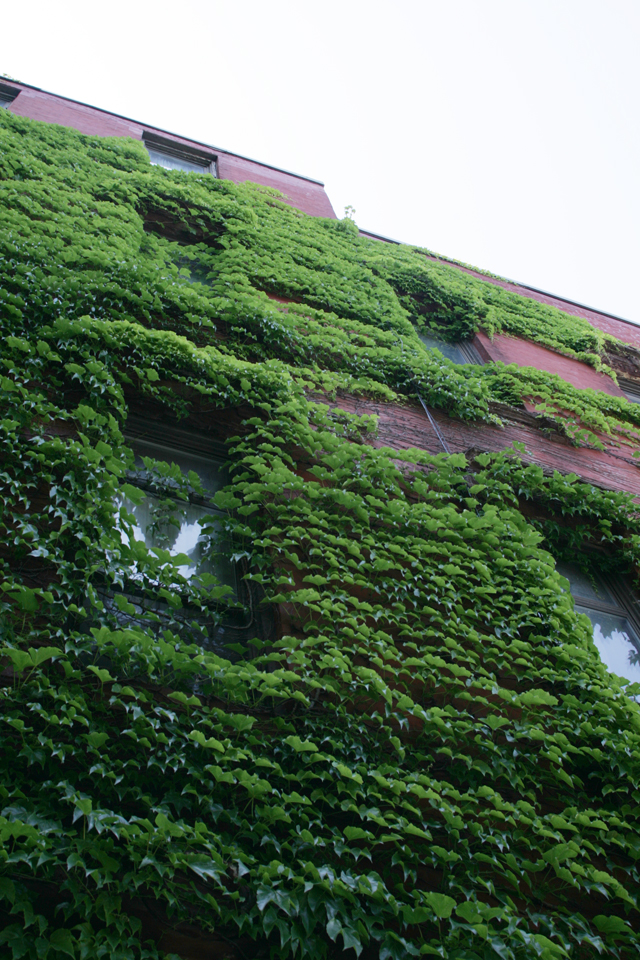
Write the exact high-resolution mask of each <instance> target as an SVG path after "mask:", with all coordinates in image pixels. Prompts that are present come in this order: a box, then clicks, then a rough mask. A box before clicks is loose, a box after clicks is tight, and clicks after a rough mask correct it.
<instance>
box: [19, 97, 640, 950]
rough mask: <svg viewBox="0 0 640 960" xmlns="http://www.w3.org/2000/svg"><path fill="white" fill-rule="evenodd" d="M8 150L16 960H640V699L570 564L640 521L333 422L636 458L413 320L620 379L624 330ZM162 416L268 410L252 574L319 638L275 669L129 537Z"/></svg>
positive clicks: (390, 256)
mask: <svg viewBox="0 0 640 960" xmlns="http://www.w3.org/2000/svg"><path fill="white" fill-rule="evenodd" d="M0 133H1V135H2V151H0V164H1V167H0V177H1V178H2V179H0V203H1V206H0V209H1V211H2V213H1V214H0V216H1V217H2V222H3V229H2V236H1V239H0V243H1V245H2V246H1V248H0V253H1V256H2V260H1V261H0V270H1V277H2V290H1V291H0V295H1V296H2V318H1V319H2V324H3V335H4V346H3V354H2V364H3V366H2V370H1V379H0V389H1V391H2V416H3V419H2V420H1V421H0V428H1V429H2V435H3V456H2V463H1V465H0V479H1V482H2V507H3V509H2V543H3V547H2V555H1V556H2V566H3V575H4V576H3V583H2V604H1V611H2V630H3V636H2V644H3V647H2V657H3V664H4V673H3V687H2V697H3V701H2V704H3V706H2V716H1V720H2V751H1V753H0V763H1V764H2V781H1V785H0V791H1V794H2V806H1V810H0V815H1V816H0V839H1V840H2V847H1V848H0V871H1V872H0V894H1V895H2V897H3V900H2V901H1V902H2V904H3V905H4V912H3V913H2V920H1V923H2V928H1V932H0V943H1V944H2V950H3V951H4V952H5V955H7V956H11V957H15V958H19V957H28V958H29V960H31V958H33V960H35V958H40V957H42V958H47V957H48V958H52V960H53V958H56V960H57V958H61V957H64V956H72V957H79V958H84V957H86V958H94V957H109V958H121V957H122V958H124V957H131V958H134V957H135V958H137V957H149V958H153V957H156V956H159V955H162V952H163V949H168V948H169V947H168V946H167V945H170V944H171V943H172V942H173V941H171V938H170V932H171V931H172V930H173V931H174V932H175V931H178V933H180V932H182V933H184V934H185V935H187V934H188V933H189V932H190V931H191V932H193V930H194V929H197V930H199V931H200V932H201V934H202V935H203V936H205V938H208V943H209V946H208V949H209V951H210V952H209V954H207V955H210V956H220V957H222V956H237V957H249V956H251V957H263V956H264V957H267V956H281V957H287V956H290V955H292V954H293V955H295V956H300V957H303V956H308V957H322V956H332V955H339V954H342V953H343V952H344V951H345V950H351V951H353V954H352V955H356V954H357V955H360V954H362V956H363V958H365V957H369V956H371V957H380V958H381V960H386V958H405V957H411V956H418V955H420V954H427V955H430V954H433V955H436V956H440V957H443V958H460V960H476V958H479V960H480V958H482V960H485V958H486V960H489V958H492V957H494V956H495V957H499V958H501V960H511V958H514V960H516V958H529V957H531V958H535V957H541V958H542V960H555V958H561V957H564V956H571V957H576V958H581V957H594V956H596V955H602V956H607V957H625V958H626V957H632V956H637V954H638V952H640V934H639V933H638V929H639V927H640V924H639V923H638V907H639V903H638V899H639V897H640V885H639V876H638V866H637V864H638V859H639V858H640V833H639V823H640V806H639V803H640V791H639V787H640V710H639V709H638V706H637V704H636V703H635V702H634V700H633V699H631V697H630V696H629V694H631V695H633V694H634V692H635V693H637V692H639V691H634V690H633V689H629V688H627V690H626V692H625V689H624V685H621V684H620V683H619V682H618V680H617V679H616V678H613V677H611V676H610V675H609V674H607V672H606V670H605V669H604V667H603V665H602V664H601V662H600V660H599V658H598V655H597V652H596V649H595V647H594V644H593V641H592V639H591V626H590V623H589V621H588V620H587V618H586V617H584V616H580V615H577V614H576V613H575V612H574V610H573V605H572V601H571V598H570V596H569V595H568V594H567V593H566V592H564V591H563V581H562V579H561V578H560V577H559V576H558V574H557V573H556V571H555V568H554V562H553V559H552V557H551V555H550V554H549V553H548V552H547V550H546V549H545V547H553V549H554V552H555V554H556V556H561V555H562V554H563V552H566V551H568V550H570V549H571V550H574V549H575V548H576V545H577V546H580V547H582V546H589V545H592V546H593V545H598V546H599V547H600V549H601V551H602V550H603V552H602V553H601V556H604V557H605V558H606V563H608V564H609V565H610V567H611V569H616V570H620V571H623V572H625V573H629V574H630V573H632V572H633V571H634V570H635V568H636V565H637V563H638V560H640V519H639V518H638V515H637V511H636V506H635V503H634V501H633V500H632V498H630V497H628V496H625V495H620V494H607V493H603V492H602V491H599V490H597V489H595V488H593V487H589V486H587V485H584V484H581V483H579V482H578V480H577V479H576V478H575V477H568V478H567V477H561V476H559V475H555V476H553V477H545V476H544V475H543V474H542V471H541V470H540V469H539V468H537V467H533V466H526V465H524V464H523V463H521V462H520V460H519V459H518V456H517V452H511V453H509V454H500V455H492V456H489V455H480V456H478V457H477V458H476V460H475V462H474V463H471V464H469V463H467V462H466V461H465V459H464V458H463V457H461V456H452V457H446V456H444V455H440V456H437V457H434V456H430V455H428V454H426V453H424V452H422V451H418V450H410V451H404V452H402V453H399V452H397V451H393V450H390V449H376V448H375V447H374V446H372V445H371V443H370V438H371V433H372V431H373V430H375V424H372V423H371V421H370V419H369V418H357V417H353V416H347V415H346V414H345V415H344V416H342V415H340V414H339V413H336V412H335V411H332V410H330V409H329V407H328V406H327V405H326V404H323V403H320V402H312V400H311V399H310V397H311V396H313V397H316V398H317V397H318V395H319V394H323V393H326V394H332V393H335V391H337V390H344V391H347V392H350V393H356V394H358V393H359V394H364V395H367V396H374V397H377V398H382V399H386V400H389V401H392V400H396V401H403V402H404V401H405V400H408V399H410V398H412V397H415V395H416V393H417V392H419V393H420V394H421V395H422V396H423V397H424V398H425V399H426V400H427V401H428V402H429V403H431V404H432V405H434V406H437V407H440V408H442V409H446V410H448V411H450V412H451V413H452V414H455V415H457V416H460V417H464V418H468V419H475V420H479V421H482V420H484V421H491V420H492V419H494V415H493V414H492V413H491V412H490V406H489V404H490V402H491V401H492V400H501V401H503V402H509V403H512V404H519V403H522V402H523V400H524V399H529V400H533V401H534V402H537V403H539V404H540V407H541V409H543V410H544V412H545V413H546V414H547V415H553V416H556V417H557V418H558V422H559V423H561V424H562V425H563V426H565V427H566V429H567V430H568V432H570V433H571V434H572V435H573V436H575V437H576V438H578V439H582V440H583V441H585V440H586V441H588V442H594V443H596V442H601V440H600V439H599V438H602V437H606V435H613V436H615V437H617V438H618V439H619V440H626V441H628V442H630V443H633V444H635V443H636V442H637V440H638V434H637V430H638V427H639V426H640V413H639V410H638V408H637V407H633V406H632V405H630V404H628V403H627V402H626V401H622V400H617V399H615V398H611V397H607V396H604V395H602V394H598V393H595V392H593V391H578V390H575V389H574V388H571V387H569V386H567V385H566V384H563V383H562V382H561V381H560V380H559V379H558V378H555V377H552V376H550V375H548V374H541V373H538V372H537V371H532V370H517V369H516V368H504V367H501V366H500V365H487V366H485V367H456V366H455V365H453V364H451V363H449V362H448V361H447V360H444V359H442V358H441V357H440V356H439V354H438V353H437V352H435V351H428V350H426V349H425V348H424V347H423V345H422V344H421V342H420V340H419V338H418V335H417V333H416V326H418V327H419V326H420V324H424V323H427V324H428V325H429V326H430V327H431V329H434V328H440V329H441V332H442V331H444V335H447V336H450V337H451V338H453V337H455V336H459V335H460V334H462V333H465V334H468V333H470V332H472V331H473V330H475V329H477V327H478V325H480V324H481V325H483V326H484V327H485V328H487V329H490V330H504V331H508V332H511V333H518V334H520V335H522V336H527V337H530V338H532V339H536V340H539V341H540V342H542V343H546V344H548V345H552V346H554V347H555V348H556V349H562V350H563V351H564V352H567V353H571V352H572V351H573V353H574V354H575V355H580V356H583V358H584V356H586V355H587V354H588V355H589V358H591V360H592V361H593V362H594V363H595V364H597V362H598V358H599V356H600V354H601V352H602V350H603V342H604V341H603V338H602V335H601V334H599V333H598V332H597V331H594V330H592V328H591V327H589V325H588V324H586V323H585V322H583V321H581V320H579V319H577V318H574V317H568V316H567V315H564V314H561V313H559V312H558V311H554V310H551V308H547V307H544V306H542V305H539V304H535V303H533V302H532V301H528V300H527V301H525V300H523V299H522V298H518V297H515V296H514V295H512V294H509V293H507V292H505V291H503V290H500V288H497V287H493V286H491V285H490V284H488V283H484V282H483V281H480V280H477V279H475V278H472V277H468V276H466V275H464V274H461V273H459V272H457V271H456V270H455V269H454V268H453V267H449V266H446V265H443V264H440V263H433V262H432V261H430V260H428V259H426V258H425V256H424V254H423V253H422V252H420V251H416V250H412V249H408V248H403V247H399V248H395V247H394V248H391V247H390V248H387V247H382V246H381V245H379V244H376V243H375V242H373V241H368V240H365V239H363V238H360V237H359V236H358V235H357V232H356V230H355V227H354V226H353V224H351V223H350V222H349V221H322V220H314V219H311V218H308V217H306V216H304V215H302V214H300V213H299V212H297V211H295V210H293V209H291V208H290V207H288V206H286V205H285V204H284V203H282V201H281V200H279V199H278V198H277V197H276V196H275V195H273V194H272V193H270V192H269V191H265V190H263V189H259V188H257V187H255V186H252V185H242V186H235V185H233V184H231V183H228V182H224V181H216V180H213V179H212V178H211V177H205V176H198V175H195V174H182V173H178V172H170V171H165V170H162V169H158V168H152V167H150V166H149V163H148V159H147V158H146V155H145V152H144V150H143V148H142V147H141V146H140V145H139V144H135V143H133V142H129V141H125V140H118V141H115V140H113V141H110V140H99V139H97V138H91V137H86V136H82V135H80V134H77V133H74V132H72V131H69V130H64V129H61V128H57V127H50V126H47V125H43V124H37V123H33V122H30V121H25V120H22V119H20V118H16V117H12V116H11V115H9V114H6V113H0ZM267 294H271V295H273V296H277V297H280V298H281V299H282V300H285V301H288V302H287V303H286V306H285V305H284V304H283V303H280V302H278V301H275V302H274V301H273V300H271V299H270V298H269V297H268V296H267ZM142 403H144V404H146V405H147V408H148V410H150V411H154V412H155V414H158V413H159V412H161V413H162V415H163V416H164V417H165V418H166V420H167V422H172V423H173V422H178V421H181V422H182V423H184V424H185V425H186V428H187V429H188V425H189V423H190V418H192V417H193V416H195V415H196V414H197V415H198V417H199V418H200V419H201V420H202V418H206V417H209V418H210V419H211V420H215V421H216V422H224V420H225V417H227V418H228V417H229V411H230V410H231V411H236V413H237V412H238V411H239V412H240V413H239V414H238V416H237V417H236V421H234V422H236V423H238V424H239V426H238V428H237V429H236V430H235V431H233V432H234V436H229V439H228V443H227V448H228V461H229V465H230V471H231V482H230V484H229V486H228V487H227V489H226V490H225V491H224V492H221V493H219V494H218V495H217V498H216V502H217V505H218V507H219V508H220V509H223V510H225V511H227V520H226V528H227V542H228V544H229V546H228V547H227V548H225V549H227V551H228V552H233V554H234V555H235V556H236V557H238V558H242V562H243V563H244V567H243V569H245V570H246V574H245V576H246V578H247V580H250V581H251V582H252V583H253V584H254V585H256V587H259V589H261V590H262V591H263V596H264V597H265V600H264V602H265V603H266V604H272V605H274V606H275V605H280V610H281V616H282V618H283V619H282V622H283V623H284V622H285V621H286V623H287V632H286V635H284V636H282V637H281V639H279V640H277V641H276V642H275V643H274V644H272V645H266V644H265V645H262V644H261V643H260V642H259V641H258V640H256V641H255V643H254V644H253V647H252V649H251V656H248V653H247V651H246V650H244V651H238V650H233V651H229V657H228V658H226V657H222V656H221V655H220V652H219V651H214V650H213V649H211V646H210V645H209V646H208V645H207V639H206V638H207V630H208V629H210V627H211V624H214V623H216V622H218V621H220V620H224V618H225V617H226V616H228V615H230V611H232V610H233V609H234V607H235V606H237V601H235V600H234V599H233V597H231V598H230V597H229V595H228V594H227V593H226V592H225V589H224V588H223V587H218V588H213V589H212V588H211V584H207V583H205V582H204V581H201V580H198V579H197V578H195V577H192V578H191V579H185V577H184V576H183V575H182V573H181V569H180V563H179V560H178V559H177V558H175V557H172V556H171V555H170V554H169V553H168V552H167V551H163V550H157V551H155V552H154V551H149V550H147V549H146V547H144V545H143V544H141V543H139V542H136V541H134V540H132V539H128V538H127V537H126V536H125V537H123V531H125V532H126V530H127V528H128V525H130V524H131V523H132V519H131V517H130V516H129V515H127V513H126V511H125V510H124V509H123V508H122V509H121V510H120V511H118V509H117V506H116V505H117V504H118V503H119V502H121V501H120V500H119V496H120V493H121V491H122V490H123V485H125V484H126V481H127V477H126V471H127V468H128V467H130V466H131V463H132V455H131V451H130V449H129V448H128V446H127V444H126V442H125V439H124V436H123V431H125V430H126V423H127V416H128V411H129V410H130V409H132V408H134V407H135V408H136V409H139V408H140V405H141V404H142ZM567 413H569V414H572V415H573V416H567ZM165 473H166V470H165ZM157 483H158V485H160V486H161V485H162V483H163V469H162V466H161V465H158V468H157ZM184 483H185V484H186V483H187V481H186V479H185V480H184ZM124 489H125V490H129V488H128V487H124ZM172 490H173V491H174V492H175V487H174V488H172ZM129 493H130V494H131V495H132V496H134V495H135V491H133V490H129ZM525 501H531V502H535V503H536V504H537V505H538V514H537V518H538V519H537V520H536V522H535V523H534V524H532V523H528V522H527V521H526V520H525V519H524V517H523V514H522V512H521V510H520V506H521V504H522V503H523V502H525ZM218 548H219V544H217V541H216V538H215V537H213V538H212V541H211V549H212V550H215V549H218ZM585 556H586V555H585ZM565 585H566V584H565ZM141 597H145V598H147V599H150V600H153V599H154V598H155V599H157V600H159V601H161V603H160V604H159V605H156V607H155V608H154V609H151V608H150V607H148V606H146V607H145V605H144V604H136V603H133V602H132V599H135V598H138V599H139V598H141ZM194 611H195V612H194ZM145 918H146V919H145ZM151 919H153V922H151ZM185 924H186V926H185ZM159 930H164V931H165V934H164V939H161V940H160V942H159V943H158V942H157V933H158V931H159ZM152 934H153V936H155V937H156V940H155V941H154V939H153V936H152ZM203 955H204V954H203Z"/></svg>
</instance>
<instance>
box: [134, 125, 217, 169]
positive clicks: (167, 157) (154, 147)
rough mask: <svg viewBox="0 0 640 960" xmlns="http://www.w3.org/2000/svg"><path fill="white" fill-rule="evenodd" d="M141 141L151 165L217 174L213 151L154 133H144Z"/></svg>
mask: <svg viewBox="0 0 640 960" xmlns="http://www.w3.org/2000/svg"><path fill="white" fill-rule="evenodd" d="M142 142H143V143H144V145H145V147H146V148H147V152H148V154H149V159H150V160H151V163H152V165H154V166H158V167H164V168H165V169H166V170H183V171H185V172H186V173H210V174H212V175H213V176H214V177H215V176H217V171H216V160H217V157H216V156H215V154H213V153H209V152H207V151H206V150H198V149H197V148H196V147H185V146H183V144H181V143H175V142H174V141H173V140H168V139H165V138H164V137H159V136H157V135H156V134H154V133H146V132H145V133H144V134H143V135H142Z"/></svg>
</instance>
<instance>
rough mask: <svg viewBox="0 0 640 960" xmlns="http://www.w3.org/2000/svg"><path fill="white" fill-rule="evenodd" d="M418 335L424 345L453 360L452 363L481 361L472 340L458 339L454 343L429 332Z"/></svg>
mask: <svg viewBox="0 0 640 960" xmlns="http://www.w3.org/2000/svg"><path fill="white" fill-rule="evenodd" d="M418 336H419V337H420V339H421V340H422V342H423V343H424V345H425V347H429V349H430V350H432V349H435V350H439V351H440V353H441V354H442V356H443V357H447V359H448V360H453V362H454V363H482V362H483V360H482V357H481V356H480V354H479V353H478V351H477V350H476V348H475V347H474V345H473V341H472V340H458V341H457V342H456V343H448V342H447V341H446V340H440V339H439V338H438V337H434V336H433V334H430V333H419V334H418Z"/></svg>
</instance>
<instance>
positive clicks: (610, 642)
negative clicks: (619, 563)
mask: <svg viewBox="0 0 640 960" xmlns="http://www.w3.org/2000/svg"><path fill="white" fill-rule="evenodd" d="M557 569H558V573H561V574H562V576H563V577H566V578H567V580H568V581H569V588H570V590H571V595H572V597H573V599H574V601H575V607H576V610H577V611H578V612H579V613H586V614H587V616H588V617H589V619H590V620H591V623H592V624H593V640H594V643H595V645H596V647H597V648H598V652H599V654H600V658H601V660H602V662H603V663H604V665H605V666H606V668H607V669H608V670H610V671H611V673H615V674H617V675H618V676H619V677H625V678H626V679H627V680H631V681H633V682H640V619H639V614H638V613H637V612H636V611H635V603H634V601H633V599H632V597H631V594H630V591H629V590H628V589H627V588H626V587H625V585H624V583H623V582H621V581H615V582H614V581H612V580H609V579H606V580H605V578H604V577H599V576H596V577H594V578H593V579H591V577H590V576H588V575H587V574H586V573H585V572H584V571H583V570H581V569H580V567H578V566H577V565H576V564H572V563H558V564H557Z"/></svg>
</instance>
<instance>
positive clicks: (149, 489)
mask: <svg viewBox="0 0 640 960" xmlns="http://www.w3.org/2000/svg"><path fill="white" fill-rule="evenodd" d="M132 446H133V450H134V454H135V468H134V470H133V471H132V472H130V474H129V476H128V480H129V482H130V483H133V484H135V485H136V486H138V487H140V488H141V490H142V491H143V492H144V494H145V496H144V499H142V500H141V502H140V503H134V502H133V500H131V499H130V498H129V497H126V496H124V495H121V496H120V498H119V501H120V502H119V504H118V507H120V506H123V507H124V508H125V509H126V511H127V512H128V513H129V514H131V515H132V516H133V518H134V521H135V523H134V524H133V526H132V530H131V532H132V534H133V538H134V539H135V540H138V541H141V542H143V543H144V544H145V545H146V546H147V548H149V549H150V550H155V549H158V548H160V549H162V550H167V551H168V552H169V554H170V555H171V556H172V557H176V556H178V555H179V554H185V555H186V557H187V558H188V561H189V562H188V563H185V564H181V565H180V566H179V567H178V570H179V572H180V573H181V575H182V576H183V577H185V578H187V579H189V578H191V577H193V576H196V575H200V574H210V575H214V576H215V577H216V578H217V579H218V581H219V582H220V583H223V584H226V585H227V586H230V587H232V588H233V589H235V587H236V582H235V569H234V565H233V564H232V563H231V561H230V560H228V559H227V558H225V557H223V556H221V555H220V554H219V553H218V551H220V550H221V549H222V547H223V545H224V534H223V530H222V522H221V521H222V516H223V515H222V513H221V511H219V510H218V509H217V508H216V507H215V506H214V505H213V503H212V497H213V494H215V492H216V491H217V490H219V489H221V488H222V487H223V486H224V483H225V477H224V470H223V466H222V464H221V463H220V462H218V461H215V460H212V459H210V458H207V457H201V456H199V455H197V454H193V453H191V452H190V451H185V450H180V449H176V448H172V447H168V446H165V445H162V444H156V443H152V442H149V441H146V440H135V441H132ZM144 458H151V459H152V460H155V461H161V462H164V463H165V464H167V465H169V467H170V469H169V471H168V472H167V474H166V475H165V476H162V477H161V478H158V476H157V475H156V474H154V472H153V471H151V470H150V469H149V468H148V465H147V464H148V462H149V461H148V460H147V463H145V459H144ZM171 465H173V467H176V466H177V467H178V468H179V469H180V471H181V473H182V475H183V477H189V474H190V472H192V480H193V483H194V485H195V486H196V487H197V486H198V484H197V481H196V478H195V476H193V474H197V480H199V485H200V490H197V489H195V488H194V486H191V485H190V484H187V485H186V490H187V497H188V498H187V499H183V498H181V497H180V496H178V491H179V490H182V492H183V493H184V492H185V484H184V481H183V480H180V479H179V478H178V477H177V475H176V474H177V471H176V470H175V469H171ZM158 482H160V484H161V486H162V496H159V495H157V494H158V492H159V491H158ZM174 493H175V496H174ZM121 536H122V538H123V541H124V542H127V535H126V534H125V532H124V531H122V534H121Z"/></svg>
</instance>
